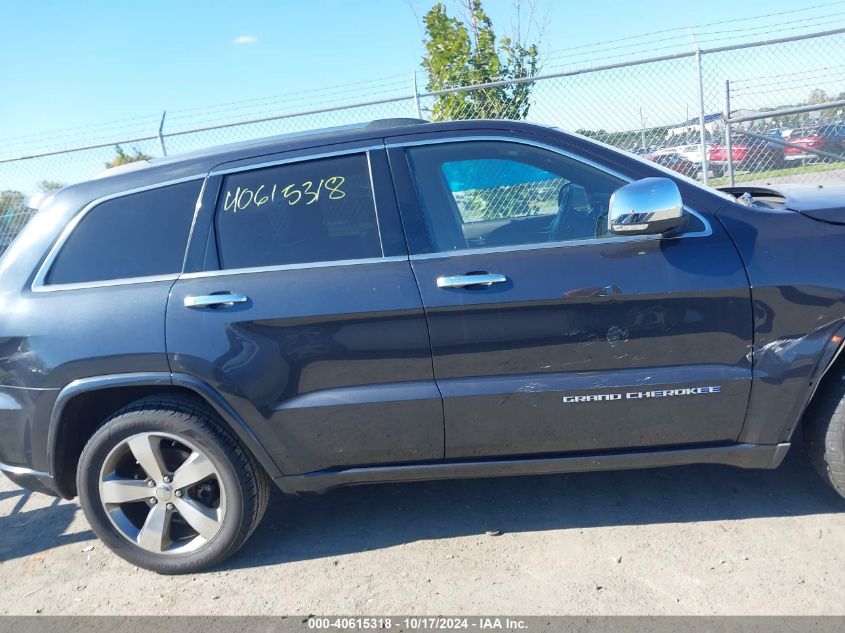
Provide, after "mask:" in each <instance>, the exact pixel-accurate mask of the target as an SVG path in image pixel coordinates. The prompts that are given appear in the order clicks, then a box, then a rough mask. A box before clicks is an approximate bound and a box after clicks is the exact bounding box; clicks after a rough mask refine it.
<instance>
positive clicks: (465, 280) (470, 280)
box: [437, 273, 508, 288]
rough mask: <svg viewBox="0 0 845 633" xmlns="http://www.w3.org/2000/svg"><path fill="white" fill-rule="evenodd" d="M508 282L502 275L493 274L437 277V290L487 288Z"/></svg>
mask: <svg viewBox="0 0 845 633" xmlns="http://www.w3.org/2000/svg"><path fill="white" fill-rule="evenodd" d="M507 280H508V278H507V277H505V276H504V275H498V274H495V273H484V274H477V275H451V276H448V277H438V278H437V287H438V288H465V287H467V286H485V287H489V286H492V285H493V284H503V283H505V282H506V281H507Z"/></svg>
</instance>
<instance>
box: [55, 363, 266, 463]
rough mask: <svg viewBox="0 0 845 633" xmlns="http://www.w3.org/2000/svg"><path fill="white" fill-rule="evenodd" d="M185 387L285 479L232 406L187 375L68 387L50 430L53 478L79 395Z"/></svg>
mask: <svg viewBox="0 0 845 633" xmlns="http://www.w3.org/2000/svg"><path fill="white" fill-rule="evenodd" d="M154 386H161V387H174V386H175V387H184V388H186V389H188V390H189V391H191V392H193V393H195V394H196V395H197V396H199V397H200V398H202V399H203V400H204V401H205V402H206V403H207V404H208V405H209V406H210V407H211V408H212V409H214V411H216V412H217V414H218V415H219V416H220V417H221V418H222V419H223V421H224V422H225V423H226V424H227V425H228V426H229V428H230V429H231V430H232V432H233V433H235V435H237V437H238V439H239V440H240V441H241V442H243V444H244V446H246V448H248V449H249V450H250V451H251V452H252V454H253V455H254V456H255V458H256V459H257V460H258V462H259V463H260V464H261V465H262V466H263V467H264V469H265V470H266V471H267V474H268V475H270V477H278V476H280V475H282V472H281V471H280V470H279V467H278V465H277V464H276V463H275V461H273V459H272V458H271V457H270V455H269V453H267V451H266V450H265V449H264V447H263V445H262V444H261V442H259V440H258V438H257V437H256V436H255V434H254V433H253V432H252V431H251V430H250V429H249V427H248V426H247V425H246V423H244V421H243V420H242V419H241V417H240V416H239V415H238V414H237V413H236V412H235V410H234V409H232V407H231V406H229V403H228V402H226V400H224V399H223V397H222V396H221V395H220V394H219V393H217V391H216V390H215V389H213V388H212V387H211V386H210V385H208V384H207V383H206V382H204V381H202V380H199V379H198V378H195V377H194V376H189V375H187V374H179V373H169V372H139V373H129V374H111V375H105V376H92V377H90V378H80V379H78V380H74V381H73V382H71V383H70V384H68V385H67V386H65V387H64V388H63V389H62V390H61V391H60V392H59V395H58V397H57V398H56V403H55V405H54V407H53V413H52V415H51V416H50V427H49V430H48V434H47V450H48V455H47V458H48V463H49V465H50V475H52V476H55V474H56V472H57V462H56V454H57V453H56V441H57V438H58V436H59V425H60V421H61V418H62V413H63V411H64V409H65V406H66V405H67V403H68V402H70V401H71V400H72V399H73V398H74V397H75V396H78V395H79V394H82V393H85V392H89V391H98V390H101V389H114V388H119V387H154Z"/></svg>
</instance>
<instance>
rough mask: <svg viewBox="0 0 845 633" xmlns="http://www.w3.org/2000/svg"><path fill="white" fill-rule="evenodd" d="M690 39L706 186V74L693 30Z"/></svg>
mask: <svg viewBox="0 0 845 633" xmlns="http://www.w3.org/2000/svg"><path fill="white" fill-rule="evenodd" d="M689 33H690V37H691V38H692V43H693V45H694V46H695V57H694V58H693V59H695V71H696V74H697V75H698V126H699V128H700V132H701V134H700V138H701V177H702V180H703V182H704V184H705V185H706V184H708V181H709V178H710V174H709V173H708V172H709V171H710V165H709V164H708V157H707V137H706V130H705V129H704V117H705V113H704V72H703V71H702V68H701V48H699V46H698V41H697V40H696V39H695V33H693V31H692V29H690V32H689Z"/></svg>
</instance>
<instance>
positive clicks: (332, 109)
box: [0, 27, 845, 251]
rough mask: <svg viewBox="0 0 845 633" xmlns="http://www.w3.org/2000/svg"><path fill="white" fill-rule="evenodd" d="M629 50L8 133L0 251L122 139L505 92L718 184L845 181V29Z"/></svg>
mask: <svg viewBox="0 0 845 633" xmlns="http://www.w3.org/2000/svg"><path fill="white" fill-rule="evenodd" d="M782 30H788V27H786V28H784V29H782ZM651 50H653V51H654V52H660V51H661V47H660V46H656V47H655V48H653V49H651ZM620 55H621V53H620V54H617V55H615V56H614V55H609V56H608V57H607V58H602V57H601V56H598V57H596V58H594V59H592V60H591V62H592V63H591V64H589V65H588V64H583V63H581V64H577V63H575V62H573V63H572V64H570V67H564V68H562V69H561V70H558V71H556V72H546V73H545V74H543V75H539V76H537V77H534V78H532V79H528V80H520V81H517V82H510V83H508V82H499V83H493V84H484V85H478V86H468V87H456V88H453V89H449V90H444V91H438V92H420V91H418V90H417V89H416V82H413V83H412V82H411V81H410V80H409V78H408V79H396V78H393V79H391V80H390V81H381V80H374V81H372V82H365V83H364V84H358V85H356V87H355V88H356V92H355V94H356V95H357V98H356V101H355V102H352V103H342V102H341V98H339V96H338V95H341V94H346V95H348V94H349V91H348V90H347V91H346V92H345V93H341V92H338V91H335V92H332V91H333V89H325V90H323V91H318V92H319V94H316V95H314V94H312V95H310V98H311V104H312V105H313V103H315V99H316V100H317V102H318V103H319V102H320V101H322V102H323V103H324V104H325V105H324V106H322V107H310V108H308V109H306V108H302V107H299V108H297V107H296V106H297V101H296V97H291V98H290V99H289V100H288V101H286V102H285V104H282V105H280V106H279V111H278V113H274V114H271V115H269V116H263V117H258V118H248V119H247V120H236V121H228V120H227V116H234V115H236V114H237V112H238V108H239V106H238V104H234V105H232V106H230V107H218V108H216V110H215V112H214V115H215V117H216V119H215V120H207V121H203V122H201V123H202V124H196V122H195V121H193V120H192V118H191V117H192V114H191V111H185V112H183V113H181V115H180V117H177V118H175V119H173V118H171V119H167V118H164V117H162V118H159V117H145V118H142V119H138V120H135V121H134V122H132V125H133V126H134V127H133V129H135V130H137V129H138V127H139V126H142V127H144V128H145V129H148V130H149V133H148V134H146V135H144V134H141V135H138V134H129V135H127V134H125V133H124V134H121V131H122V129H124V128H125V127H126V126H125V125H124V126H123V128H121V124H114V125H103V126H101V127H95V128H90V129H88V130H81V131H77V132H76V138H78V137H79V134H80V133H84V134H85V135H86V136H85V138H86V139H89V141H90V142H88V143H86V144H85V145H84V146H83V147H66V145H67V144H68V143H69V141H68V139H69V138H72V137H66V138H62V137H61V136H57V135H52V136H51V137H49V138H42V139H40V140H39V139H32V140H31V142H30V144H29V145H26V142H29V141H30V140H29V139H24V141H25V142H24V143H23V145H22V144H21V140H20V139H18V147H25V148H28V149H29V151H23V152H21V151H18V152H17V153H13V152H11V151H9V145H10V143H6V146H7V147H6V150H7V151H6V157H4V158H0V196H1V197H2V198H0V251H2V250H4V249H5V248H6V246H7V245H8V244H9V243H10V242H11V240H12V239H14V237H15V235H17V233H18V232H19V231H20V229H21V228H22V227H23V226H24V224H25V223H26V221H27V220H28V219H29V217H30V215H31V213H32V212H31V211H30V210H29V209H28V208H27V206H26V198H27V196H28V195H30V194H33V193H36V192H49V191H51V190H53V189H55V188H57V187H60V186H63V185H65V184H69V183H72V182H77V181H80V180H85V179H87V178H89V177H91V176H93V175H94V174H96V173H98V172H100V171H102V170H103V169H104V167H105V164H106V163H107V162H108V161H109V160H111V159H112V158H113V157H114V155H115V148H116V146H120V147H121V148H123V149H124V150H129V151H131V152H134V151H137V152H140V153H142V154H145V155H148V156H152V157H159V156H162V155H165V154H176V153H181V152H186V151H190V150H195V149H200V148H204V147H209V146H214V145H220V144H224V143H231V142H237V141H243V140H249V139H254V138H259V137H264V136H272V135H277V134H283V133H288V132H299V131H304V130H309V129H315V128H323V127H332V126H340V125H345V124H350V123H357V122H361V121H369V120H373V119H384V118H400V117H422V118H431V117H432V116H433V115H438V116H445V117H448V118H471V117H476V116H479V113H481V114H482V115H485V116H495V115H501V114H502V113H505V114H507V108H504V110H503V108H502V105H501V104H502V99H503V95H504V98H505V101H506V100H507V98H508V95H510V94H520V95H521V96H520V97H519V98H523V97H524V94H525V93H526V92H527V99H528V104H529V106H530V107H529V109H528V113H527V117H526V118H527V120H529V121H532V122H536V123H541V124H545V125H551V126H554V127H558V128H561V129H564V130H567V131H573V132H579V133H581V134H584V135H586V136H589V137H591V138H594V139H596V140H599V141H602V142H605V143H608V144H610V145H613V146H616V147H619V148H621V149H625V150H627V151H630V152H633V153H636V154H640V155H642V156H643V157H644V158H647V159H649V160H654V161H656V162H658V163H661V164H663V165H664V166H667V167H669V168H671V169H674V170H676V171H678V172H680V173H684V174H686V175H689V176H692V177H694V178H698V179H700V180H702V181H704V182H705V183H707V184H709V185H711V186H719V185H725V184H730V183H760V184H765V183H771V184H775V183H783V182H804V183H814V184H815V183H824V182H845V101H843V99H845V64H843V63H842V62H843V61H845V29H832V30H828V31H825V32H818V33H812V34H807V35H800V36H786V37H781V38H777V39H768V40H765V41H758V42H752V43H743V44H738V45H729V46H722V47H718V48H700V49H699V48H698V47H697V45H695V44H694V40H693V39H691V44H690V46H689V47H688V48H687V50H682V51H677V50H675V51H674V52H671V53H668V54H663V55H661V56H657V57H649V58H645V59H640V60H638V61H615V59H618V57H619V56H620ZM380 81H381V82H380ZM518 88H519V89H522V92H521V93H520V92H519V91H518V90H517V89H518ZM526 88H527V90H525V89H526ZM447 100H448V103H449V107H448V108H445V109H444V107H443V104H444V103H445V102H446V101H447ZM197 116H198V115H197ZM192 123H194V124H193V125H192ZM12 141H14V139H12ZM38 143H41V146H40V148H39V147H38V146H37V144H38ZM45 143H49V144H50V145H49V146H48V149H47V150H46V151H45V150H44V145H45ZM12 144H13V143H12ZM49 147H52V149H50V148H49ZM493 193H495V192H493ZM493 193H491V192H486V193H485V195H483V196H481V195H476V196H475V197H474V198H472V199H471V200H470V199H469V198H468V200H467V205H468V206H467V213H468V214H470V216H472V214H474V213H476V214H477V213H481V211H479V209H481V207H484V206H486V205H489V204H493V203H494V202H495V200H492V199H491V198H490V196H491V195H493ZM510 193H513V192H510ZM518 193H519V195H518V196H517V198H518V199H519V202H518V203H519V204H525V205H533V206H535V207H536V206H537V205H540V206H542V205H543V204H546V203H549V201H548V200H545V198H543V196H542V191H540V190H538V191H534V192H529V193H531V194H532V195H526V192H518ZM499 194H502V195H504V194H503V192H499ZM532 196H533V197H532ZM529 198H530V199H529ZM526 209H528V206H526Z"/></svg>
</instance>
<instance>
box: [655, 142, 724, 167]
mask: <svg viewBox="0 0 845 633" xmlns="http://www.w3.org/2000/svg"><path fill="white" fill-rule="evenodd" d="M706 148H707V151H708V152H709V151H710V145H706ZM666 154H680V155H681V156H683V157H684V158H686V159H687V160H688V161H690V162H692V163H701V162H703V160H702V157H701V144H698V145H675V146H673V147H664V148H663V149H659V150H657V151H656V152H652V154H651V155H652V156H655V157H656V156H663V155H666Z"/></svg>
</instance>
